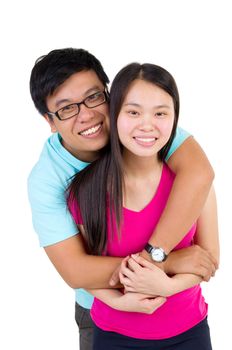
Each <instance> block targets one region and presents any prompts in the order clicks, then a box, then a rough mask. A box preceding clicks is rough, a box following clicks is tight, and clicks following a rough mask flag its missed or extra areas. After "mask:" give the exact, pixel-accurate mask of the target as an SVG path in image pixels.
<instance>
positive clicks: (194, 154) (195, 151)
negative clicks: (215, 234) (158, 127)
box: [142, 137, 214, 258]
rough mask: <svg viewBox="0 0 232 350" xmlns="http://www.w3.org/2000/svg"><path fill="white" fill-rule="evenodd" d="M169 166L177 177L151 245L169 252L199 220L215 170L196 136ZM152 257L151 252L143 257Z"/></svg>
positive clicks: (182, 146) (174, 156)
mask: <svg viewBox="0 0 232 350" xmlns="http://www.w3.org/2000/svg"><path fill="white" fill-rule="evenodd" d="M168 166H169V167H170V168H171V169H172V171H173V172H174V173H175V174H176V178H175V181H174V183H173V187H172V190H171V193H170V196H169V199H168V202H167V205H166V207H165V210H164V212H163V214H162V216H161V218H160V220H159V222H158V224H157V226H156V228H155V231H154V232H153V234H152V236H151V238H150V240H149V243H150V244H151V245H153V246H158V247H162V248H163V249H164V251H165V252H166V253H169V252H170V251H171V250H172V249H173V248H174V247H175V246H176V245H177V244H178V243H179V242H180V241H181V240H182V238H183V237H184V235H185V234H186V232H188V230H189V229H190V227H191V226H192V225H193V223H194V222H195V221H196V220H197V218H198V217H199V215H200V213H201V210H202V208H203V206H204V203H205V201H206V198H207V196H208V193H209V190H210V187H211V185H212V181H213V178H214V172H213V169H212V167H211V165H210V163H209V161H208V159H207V157H206V155H205V153H204V152H203V150H202V149H201V147H200V146H199V144H198V143H197V142H196V141H195V140H194V138H193V137H189V138H187V140H186V141H184V143H183V144H182V145H181V146H180V147H179V148H178V149H177V150H176V151H175V152H174V153H173V154H172V156H171V157H170V158H169V160H168ZM142 255H143V256H144V257H145V258H148V253H147V252H145V251H143V254H142Z"/></svg>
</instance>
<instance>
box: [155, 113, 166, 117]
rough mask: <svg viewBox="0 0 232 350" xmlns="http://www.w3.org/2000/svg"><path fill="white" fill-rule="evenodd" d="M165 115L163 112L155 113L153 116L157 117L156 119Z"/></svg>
mask: <svg viewBox="0 0 232 350" xmlns="http://www.w3.org/2000/svg"><path fill="white" fill-rule="evenodd" d="M165 115H166V114H165V113H164V112H157V113H156V114H155V116H156V117H158V118H163V117H164V116H165Z"/></svg>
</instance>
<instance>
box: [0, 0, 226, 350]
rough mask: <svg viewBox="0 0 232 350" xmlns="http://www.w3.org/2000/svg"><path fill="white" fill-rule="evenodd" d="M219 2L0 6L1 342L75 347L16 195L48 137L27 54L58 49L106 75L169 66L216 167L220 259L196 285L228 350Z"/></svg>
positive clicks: (70, 306)
mask: <svg viewBox="0 0 232 350" xmlns="http://www.w3.org/2000/svg"><path fill="white" fill-rule="evenodd" d="M229 3H230V1H225V0H220V1H213V0H210V1H209V0H205V1H202V0H194V1H191V0H190V1H184V0H183V1H181V0H179V1H178V0H170V1H168V0H162V1H161V0H160V1H155V0H143V1H136V0H124V1H119V0H118V1H114V2H113V1H103V0H102V1H101V0H98V1H90V0H88V1H84V0H83V1H77V0H76V1H70V0H66V1H59V0H56V1H49V0H40V1H37V2H36V1H26V0H22V1H8V2H7V5H1V7H2V8H1V9H0V13H1V22H0V26H1V28H0V30H1V54H0V59H1V64H0V86H1V101H0V111H1V113H0V125H1V140H0V142H1V148H0V149H1V183H2V189H3V197H2V207H1V247H0V251H1V254H0V271H1V273H0V281H1V289H0V296H1V297H0V303H1V304H0V320H1V337H0V343H2V344H3V343H4V345H1V344H0V348H1V349H10V350H11V349H16V348H17V349H25V350H29V349H34V350H37V349H45V350H48V349H56V350H61V349H67V350H74V349H78V334H77V327H76V325H75V321H74V293H73V291H72V290H71V289H70V288H69V287H68V286H66V284H65V283H64V282H63V280H62V279H61V278H60V276H59V275H58V273H57V272H56V271H55V269H54V268H53V266H52V265H51V263H50V262H49V260H48V258H47V257H46V255H45V253H44V251H43V249H41V248H39V245H38V240H37V237H36V234H35V233H34V232H33V229H32V225H31V217H30V208H29V205H28V201H27V193H26V178H27V175H28V173H29V171H30V169H31V167H32V166H33V164H34V163H35V161H36V160H37V158H38V155H39V153H40V150H41V148H42V145H43V143H44V141H45V139H46V138H47V137H48V136H49V128H48V125H47V124H46V123H45V122H44V120H43V119H42V117H41V116H40V115H39V114H38V113H37V112H36V110H35V108H34V106H33V104H32V102H31V99H30V95H29V88H28V81H29V76H30V71H31V68H32V66H33V65H34V61H35V60H36V58H37V57H39V56H41V55H43V54H46V53H48V52H49V51H50V50H52V49H55V48H63V47H69V46H72V47H77V48H78V47H83V48H85V49H87V50H89V51H90V52H91V53H93V54H94V55H96V56H97V57H98V58H99V59H100V60H101V62H102V64H103V66H104V67H105V69H106V72H107V73H108V75H109V77H110V79H111V80H112V78H113V77H114V75H115V73H116V72H117V71H118V70H119V69H120V68H121V67H122V66H123V65H125V64H127V63H129V62H132V61H139V62H152V63H156V64H159V65H161V66H163V67H165V68H166V69H168V70H169V71H170V72H171V73H172V74H173V75H174V77H175V79H176V81H177V85H178V87H179V91H180V96H181V116H180V125H181V126H182V127H184V128H186V129H187V130H189V131H190V132H191V133H192V134H193V135H194V136H195V138H196V139H197V140H198V141H199V142H200V144H201V145H202V146H203V148H204V150H205V151H206V153H207V155H208V157H209V159H210V160H211V162H212V164H213V166H214V169H215V172H216V179H215V186H216V190H217V195H218V207H219V224H220V237H221V266H220V270H219V271H218V273H217V276H216V277H215V278H214V279H213V280H212V281H210V283H209V284H203V288H204V293H205V296H206V299H207V301H208V302H209V323H210V326H211V333H212V340H213V344H214V350H225V349H228V348H229V347H230V345H229V344H230V341H229V339H230V336H231V334H230V333H231V332H230V327H229V323H228V319H229V318H230V316H231V312H232V308H231V287H230V286H229V283H230V274H231V268H232V265H231V256H232V254H231V242H232V240H231V227H230V216H231V215H230V208H231V205H230V201H229V198H231V194H232V193H231V192H232V191H231V179H230V171H229V164H230V159H231V150H230V146H231V139H230V137H231V127H232V122H231V118H232V116H231V101H232V99H231V95H232V91H231V81H232V69H231V63H232V57H231V52H230V49H231V42H232V40H231V33H232V25H231V11H230V9H229ZM189 161H191V159H190V160H189ZM186 350H187V349H186Z"/></svg>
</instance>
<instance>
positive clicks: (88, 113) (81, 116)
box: [77, 104, 95, 123]
mask: <svg viewBox="0 0 232 350" xmlns="http://www.w3.org/2000/svg"><path fill="white" fill-rule="evenodd" d="M79 108H80V111H79V113H78V116H77V118H78V120H79V122H80V123H86V122H88V121H89V120H91V119H93V118H94V115H95V114H94V109H93V108H88V107H86V106H85V105H84V104H81V105H80V106H79Z"/></svg>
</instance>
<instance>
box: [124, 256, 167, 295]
mask: <svg viewBox="0 0 232 350" xmlns="http://www.w3.org/2000/svg"><path fill="white" fill-rule="evenodd" d="M119 279H120V282H121V283H122V284H123V285H124V288H125V292H137V293H142V294H147V295H152V296H163V297H166V296H169V295H171V293H172V285H173V282H172V279H171V278H170V277H168V276H167V275H166V273H165V272H164V271H163V270H161V269H160V268H159V267H157V266H155V265H154V264H152V263H150V262H149V261H147V260H146V259H144V258H142V257H141V256H139V255H138V254H135V255H131V256H129V257H126V258H125V259H124V260H123V261H122V263H121V266H120V269H119Z"/></svg>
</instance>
